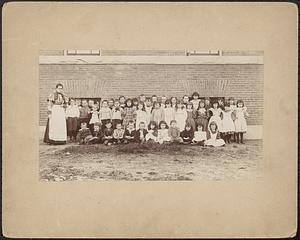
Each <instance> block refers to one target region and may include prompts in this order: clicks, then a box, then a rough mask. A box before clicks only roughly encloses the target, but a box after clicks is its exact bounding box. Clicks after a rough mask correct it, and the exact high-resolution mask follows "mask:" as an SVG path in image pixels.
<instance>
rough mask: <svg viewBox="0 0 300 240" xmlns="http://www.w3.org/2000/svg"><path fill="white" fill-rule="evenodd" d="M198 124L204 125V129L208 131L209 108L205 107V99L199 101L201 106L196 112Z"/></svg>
mask: <svg viewBox="0 0 300 240" xmlns="http://www.w3.org/2000/svg"><path fill="white" fill-rule="evenodd" d="M196 124H197V125H202V126H203V131H207V124H208V110H206V108H205V103H204V101H200V102H199V107H198V109H197V112H196Z"/></svg>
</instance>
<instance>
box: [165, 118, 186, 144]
mask: <svg viewBox="0 0 300 240" xmlns="http://www.w3.org/2000/svg"><path fill="white" fill-rule="evenodd" d="M168 133H169V137H170V142H171V143H181V142H183V140H182V138H181V137H180V130H179V128H178V127H177V122H176V120H172V121H171V124H170V128H169V131H168Z"/></svg>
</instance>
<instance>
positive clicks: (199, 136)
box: [192, 124, 207, 146]
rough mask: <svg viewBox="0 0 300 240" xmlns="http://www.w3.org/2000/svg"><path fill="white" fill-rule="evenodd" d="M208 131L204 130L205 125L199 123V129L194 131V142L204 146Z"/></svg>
mask: <svg viewBox="0 0 300 240" xmlns="http://www.w3.org/2000/svg"><path fill="white" fill-rule="evenodd" d="M206 135H207V133H206V131H204V127H203V125H201V124H199V125H197V131H195V132H194V138H193V141H192V144H197V145H201V146H204V142H205V141H206V140H207V136H206Z"/></svg>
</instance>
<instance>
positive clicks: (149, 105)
mask: <svg viewBox="0 0 300 240" xmlns="http://www.w3.org/2000/svg"><path fill="white" fill-rule="evenodd" d="M152 108H153V104H152V102H151V99H150V98H146V101H145V111H146V113H147V121H146V122H145V123H146V125H148V124H149V123H150V121H151V112H152Z"/></svg>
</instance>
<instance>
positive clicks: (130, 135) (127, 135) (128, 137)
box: [124, 120, 136, 143]
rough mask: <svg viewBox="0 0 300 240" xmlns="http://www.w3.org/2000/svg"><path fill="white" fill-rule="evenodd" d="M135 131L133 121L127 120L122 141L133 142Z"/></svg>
mask: <svg viewBox="0 0 300 240" xmlns="http://www.w3.org/2000/svg"><path fill="white" fill-rule="evenodd" d="M135 133H136V130H135V128H134V121H133V120H129V122H128V126H127V128H126V130H125V132H124V143H130V142H134V137H135Z"/></svg>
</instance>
